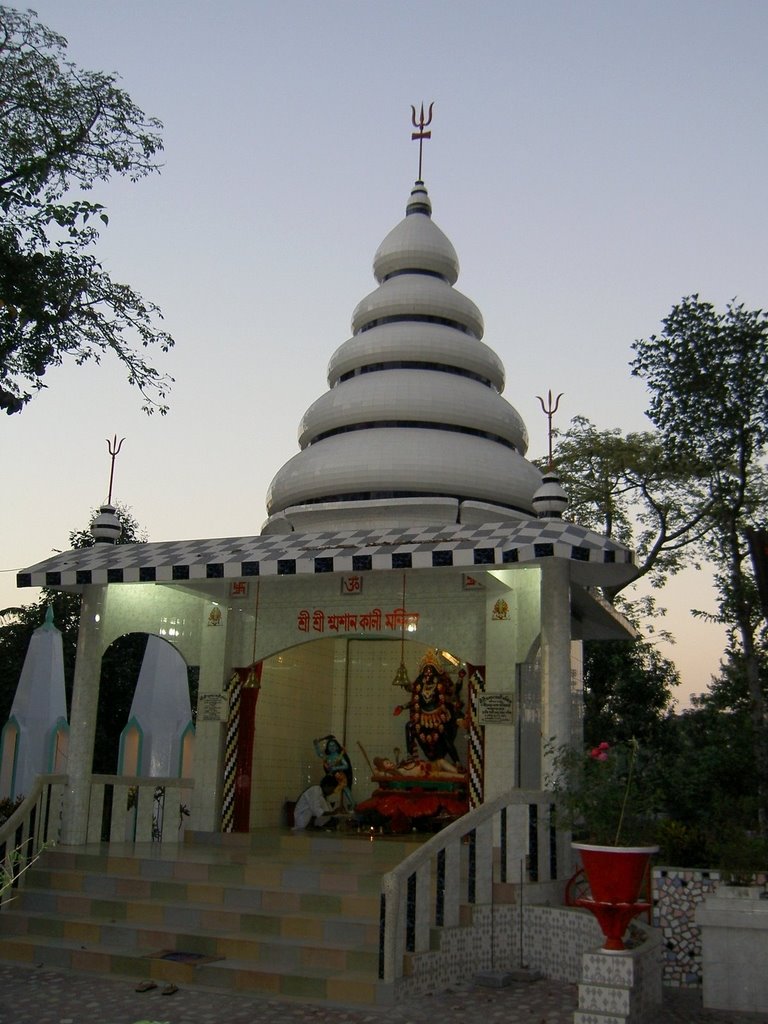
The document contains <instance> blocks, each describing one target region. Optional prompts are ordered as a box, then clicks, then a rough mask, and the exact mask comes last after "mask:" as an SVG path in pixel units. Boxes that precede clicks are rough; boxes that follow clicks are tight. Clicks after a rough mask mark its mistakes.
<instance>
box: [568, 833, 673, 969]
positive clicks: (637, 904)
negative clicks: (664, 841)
mask: <svg viewBox="0 0 768 1024" xmlns="http://www.w3.org/2000/svg"><path fill="white" fill-rule="evenodd" d="M571 845H572V847H573V849H574V850H578V851H579V853H580V855H581V863H582V865H583V866H584V873H585V875H586V876H587V881H588V882H589V888H590V891H591V893H592V897H591V899H578V900H576V901H575V902H576V906H578V907H586V909H587V910H590V911H591V912H592V913H593V914H594V915H595V917H596V918H597V921H598V924H599V925H600V927H601V929H602V931H603V935H604V936H605V942H604V943H603V949H604V950H606V951H608V952H612V953H621V952H623V951H624V950H625V949H626V946H625V945H624V941H623V940H624V934H625V932H626V930H627V928H628V927H629V922H630V921H631V920H632V918H633V917H637V915H638V914H640V913H642V912H643V911H644V910H648V908H649V907H650V905H651V904H650V903H648V902H644V901H642V900H640V899H639V898H638V897H639V894H640V888H641V886H642V884H643V879H644V878H645V874H646V871H647V869H648V863H649V861H650V859H651V855H652V854H654V853H656V851H657V850H658V846H594V845H592V844H591V843H572V844H571Z"/></svg>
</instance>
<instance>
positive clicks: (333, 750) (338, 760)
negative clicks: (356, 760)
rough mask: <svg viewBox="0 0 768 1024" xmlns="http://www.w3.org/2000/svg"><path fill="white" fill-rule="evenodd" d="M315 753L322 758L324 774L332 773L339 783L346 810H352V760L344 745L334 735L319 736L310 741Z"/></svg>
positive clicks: (353, 804)
mask: <svg viewBox="0 0 768 1024" xmlns="http://www.w3.org/2000/svg"><path fill="white" fill-rule="evenodd" d="M312 742H313V744H314V747H315V753H316V754H317V756H318V757H320V758H322V760H323V771H324V772H325V774H326V775H332V776H333V777H334V778H335V779H336V781H337V782H338V784H339V787H340V788H341V791H342V797H341V802H342V805H343V806H346V809H347V810H350V811H351V810H353V809H354V806H355V803H354V800H353V799H352V780H353V777H354V774H353V771H352V762H351V761H350V759H349V755H348V754H347V752H346V750H345V749H344V747H343V746H342V745H341V743H339V741H338V740H337V739H336V737H335V736H333V735H332V734H329V735H328V736H321V737H319V739H316V740H313V741H312Z"/></svg>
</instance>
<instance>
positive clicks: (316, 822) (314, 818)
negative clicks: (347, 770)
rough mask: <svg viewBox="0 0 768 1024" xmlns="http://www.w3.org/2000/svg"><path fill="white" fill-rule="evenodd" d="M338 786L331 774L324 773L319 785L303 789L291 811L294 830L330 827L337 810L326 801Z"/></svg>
mask: <svg viewBox="0 0 768 1024" xmlns="http://www.w3.org/2000/svg"><path fill="white" fill-rule="evenodd" d="M338 786H339V784H338V782H337V781H336V779H335V778H334V777H333V775H326V776H325V777H324V778H323V779H322V780H321V781H320V785H319V786H310V787H309V789H305V790H304V792H303V793H302V794H301V796H300V797H299V799H298V800H297V801H296V807H295V809H294V812H293V829H294V831H298V830H301V829H306V828H328V827H331V828H332V827H333V826H334V825H335V824H336V818H337V817H338V815H339V812H338V811H336V810H334V808H333V807H331V805H330V804H329V803H328V797H330V796H331V795H332V794H333V793H335V792H336V790H337V789H338Z"/></svg>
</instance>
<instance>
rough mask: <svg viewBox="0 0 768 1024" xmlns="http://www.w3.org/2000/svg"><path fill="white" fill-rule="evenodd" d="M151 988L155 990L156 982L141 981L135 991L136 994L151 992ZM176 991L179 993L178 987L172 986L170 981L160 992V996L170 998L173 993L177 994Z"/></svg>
mask: <svg viewBox="0 0 768 1024" xmlns="http://www.w3.org/2000/svg"><path fill="white" fill-rule="evenodd" d="M153 988H157V982H156V981H142V982H141V983H140V984H139V985H137V986H136V991H137V992H151V991H152V989H153ZM178 991H179V987H178V985H174V984H173V982H172V981H171V982H169V983H168V984H167V985H166V986H165V988H162V989H161V990H160V995H162V996H172V995H173V993H174V992H178Z"/></svg>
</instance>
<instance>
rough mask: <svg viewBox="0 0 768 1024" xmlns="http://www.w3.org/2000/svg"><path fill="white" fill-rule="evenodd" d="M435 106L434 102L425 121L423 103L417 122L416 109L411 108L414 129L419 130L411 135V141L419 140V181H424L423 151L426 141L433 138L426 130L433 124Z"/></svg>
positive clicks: (430, 105)
mask: <svg viewBox="0 0 768 1024" xmlns="http://www.w3.org/2000/svg"><path fill="white" fill-rule="evenodd" d="M434 105H435V104H434V101H433V102H432V103H430V104H429V111H428V113H427V116H426V119H425V117H424V104H423V103H422V104H421V112H420V114H419V120H418V121H417V120H416V107H414V106H411V121H412V123H413V127H414V128H417V129H418V131H415V132H412V133H411V139H412V140H413V139H418V140H419V177H418V180H419V181H422V180H423V179H422V177H421V159H422V156H423V151H424V139H431V138H432V132H425V131H424V129H425V128H427V127H428V126H429V125H431V124H432V108H433V107H434Z"/></svg>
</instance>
